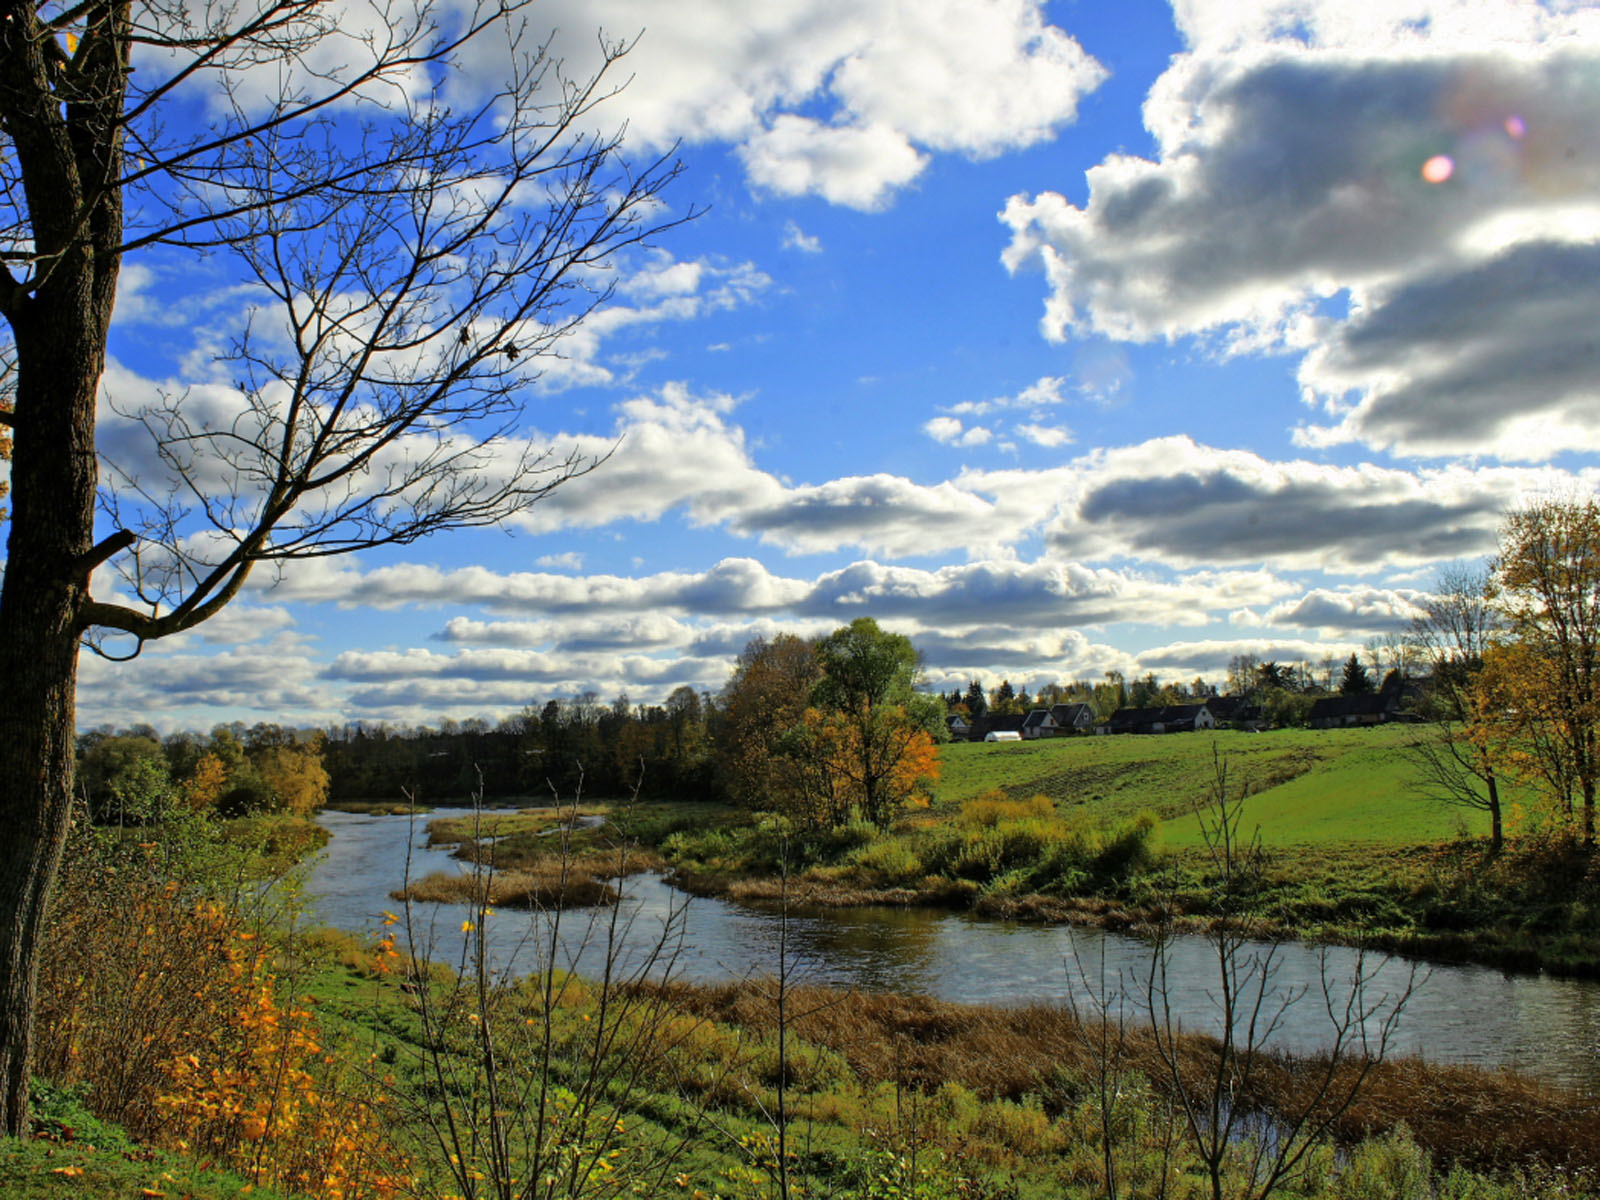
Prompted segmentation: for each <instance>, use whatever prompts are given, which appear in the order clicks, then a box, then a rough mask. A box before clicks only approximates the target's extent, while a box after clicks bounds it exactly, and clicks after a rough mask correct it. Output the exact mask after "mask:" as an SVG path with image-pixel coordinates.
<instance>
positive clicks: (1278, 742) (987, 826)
mask: <svg viewBox="0 0 1600 1200" xmlns="http://www.w3.org/2000/svg"><path fill="white" fill-rule="evenodd" d="M1416 736H1418V732H1417V730H1416V729H1415V728H1412V727H1404V726H1389V727H1381V728H1375V729H1365V730H1329V731H1306V730H1298V731H1293V730H1284V731H1276V732H1272V733H1264V734H1242V733H1231V732H1224V733H1218V734H1216V735H1209V734H1181V735H1173V736H1170V737H1119V738H1104V737H1102V738H1071V739H1055V740H1048V741H1039V742H1031V743H1029V742H1024V743H1020V744H1017V743H1012V744H989V745H984V744H973V745H967V744H957V745H952V746H946V747H944V748H943V749H942V751H941V762H942V768H943V772H942V776H941V779H940V783H939V787H938V791H937V795H936V796H935V799H934V802H933V805H932V806H931V808H929V809H927V810H922V811H913V812H910V813H908V814H906V815H905V816H903V817H902V818H901V819H900V820H899V821H898V822H897V823H896V824H895V826H894V827H893V828H892V829H890V830H889V831H887V832H880V831H878V830H875V829H873V828H871V827H870V826H867V825H864V824H858V825H851V826H846V827H844V828H841V829H835V830H827V831H806V830H789V831H785V830H782V829H780V828H779V826H777V825H776V824H774V823H773V822H772V821H770V820H762V819H758V818H756V817H755V816H753V815H751V814H748V813H740V812H733V811H723V812H720V813H715V812H705V811H701V812H699V813H698V814H697V816H696V819H694V820H692V821H680V822H676V823H674V822H672V821H671V820H669V819H668V818H666V817H665V816H663V817H660V818H657V819H656V820H655V822H654V824H652V825H645V826H641V831H642V832H643V833H644V834H646V835H647V840H651V841H652V844H653V845H654V847H655V848H656V849H658V850H659V852H660V853H661V854H662V856H663V857H664V859H665V860H666V861H667V863H669V864H670V865H671V867H672V869H673V871H674V872H675V876H676V879H677V880H678V882H680V883H682V884H683V885H684V886H686V887H687V888H689V889H690V890H691V891H695V892H698V893H701V894H713V895H725V896H730V897H733V898H736V899H772V898H775V897H776V896H777V894H778V892H779V890H780V887H781V886H782V885H781V884H780V879H779V876H780V873H781V868H782V863H783V861H784V860H787V863H788V866H789V874H790V878H789V881H788V884H787V889H788V894H789V896H790V898H791V900H793V901H794V902H797V903H800V904H816V905H858V904H925V905H941V906H951V907H958V908H971V909H974V910H976V911H978V912H980V913H983V914H985V915H990V916H996V917H1005V918H1013V919H1023V920H1042V921H1076V922H1081V923H1089V924H1099V925H1105V926H1109V927H1114V928H1139V927H1142V926H1147V925H1149V924H1150V923H1151V922H1152V921H1154V920H1156V919H1157V918H1158V916H1159V917H1162V918H1165V919H1169V920H1174V921H1176V923H1177V924H1178V925H1180V926H1191V927H1193V926H1200V925H1203V924H1204V923H1205V922H1206V921H1208V920H1209V919H1211V918H1212V917H1214V916H1215V915H1216V912H1217V907H1216V905H1217V897H1218V894H1219V892H1218V886H1217V883H1218V881H1217V877H1216V867H1215V864H1214V863H1213V862H1212V860H1211V856H1210V855H1209V854H1208V853H1207V852H1206V850H1205V846H1204V841H1203V838H1202V836H1201V828H1202V826H1201V821H1200V818H1199V816H1198V815H1197V813H1198V811H1199V810H1200V809H1201V808H1203V806H1204V805H1205V803H1206V801H1207V799H1208V797H1210V796H1211V795H1212V794H1214V792H1215V790H1216V788H1217V786H1218V781H1217V774H1216V771H1217V763H1218V761H1219V760H1220V761H1221V762H1222V763H1224V764H1225V767H1226V771H1227V789H1228V792H1229V794H1230V795H1232V796H1235V797H1238V796H1240V795H1243V796H1244V799H1243V801H1242V805H1241V808H1242V822H1241V828H1242V829H1243V830H1244V831H1245V833H1246V834H1247V835H1248V834H1250V833H1254V834H1256V835H1257V836H1259V839H1260V842H1261V846H1262V848H1263V858H1262V866H1261V870H1260V872H1259V874H1258V875H1257V877H1256V878H1255V880H1254V882H1253V885H1252V892H1251V896H1250V899H1251V902H1252V904H1253V906H1254V908H1255V911H1256V912H1258V913H1259V914H1261V916H1262V917H1263V919H1264V920H1265V922H1266V928H1267V929H1268V930H1269V931H1271V932H1274V933H1279V934H1284V935H1287V936H1292V937H1305V938H1316V939H1323V940H1328V941H1339V942H1349V943H1354V942H1357V941H1360V942H1365V943H1367V944H1370V945H1375V946H1379V947H1382V948H1386V949H1390V950H1394V951H1398V952H1402V953H1406V954H1411V955H1415V956H1419V957H1427V958H1436V959H1442V960H1447V961H1457V962H1481V963H1489V964H1493V965H1498V966H1502V967H1506V968H1512V969H1541V968H1542V969H1549V970H1553V971H1558V972H1562V973H1566V974H1574V975H1581V976H1587V977H1600V860H1597V859H1596V857H1595V856H1594V855H1593V854H1592V853H1591V852H1589V851H1587V850H1585V849H1584V848H1583V847H1581V846H1579V845H1576V844H1574V843H1572V842H1571V841H1568V840H1564V839H1562V838H1559V837H1554V836H1548V835H1540V834H1538V833H1536V832H1535V833H1524V835H1523V836H1521V837H1519V838H1517V839H1514V840H1513V843H1512V844H1511V846H1510V847H1509V848H1508V849H1507V851H1506V852H1505V853H1504V854H1502V855H1500V856H1491V855H1490V854H1489V853H1488V849H1487V846H1486V844H1485V843H1484V842H1482V841H1478V840H1474V839H1473V838H1472V837H1470V836H1468V834H1469V832H1470V831H1469V830H1468V829H1467V828H1466V826H1465V825H1464V823H1463V819H1462V818H1463V815H1465V814H1463V813H1462V812H1461V811H1460V810H1457V809H1451V808H1447V807H1444V806H1442V805H1439V804H1437V803H1435V802H1431V801H1429V800H1427V799H1425V798H1423V797H1421V796H1419V795H1418V794H1417V792H1416V789H1415V786H1414V783H1413V781H1412V777H1411V764H1410V761H1409V759H1408V757H1407V755H1406V749H1405V748H1406V745H1407V743H1408V742H1409V741H1410V740H1411V739H1413V738H1415V737H1416ZM1213 752H1215V755H1216V756H1217V757H1215V758H1214V757H1213ZM1512 799H1513V800H1514V799H1515V797H1513V798H1512ZM1470 815H1474V816H1475V815H1476V814H1470ZM663 835H664V836H663Z"/></svg>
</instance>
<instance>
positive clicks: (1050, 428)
mask: <svg viewBox="0 0 1600 1200" xmlns="http://www.w3.org/2000/svg"><path fill="white" fill-rule="evenodd" d="M1013 428H1014V429H1015V430H1016V433H1017V436H1018V437H1022V438H1026V439H1027V440H1028V441H1030V442H1032V443H1033V444H1034V445H1035V446H1044V447H1046V448H1048V449H1054V448H1055V447H1057V446H1065V445H1067V444H1068V443H1070V442H1071V441H1072V430H1070V429H1068V428H1066V426H1064V425H1032V424H1025V425H1017V426H1014V427H1013Z"/></svg>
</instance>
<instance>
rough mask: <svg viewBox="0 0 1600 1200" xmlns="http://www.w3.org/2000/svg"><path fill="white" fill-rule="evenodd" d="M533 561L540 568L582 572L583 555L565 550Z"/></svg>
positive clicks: (544, 555)
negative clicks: (558, 568)
mask: <svg viewBox="0 0 1600 1200" xmlns="http://www.w3.org/2000/svg"><path fill="white" fill-rule="evenodd" d="M534 561H535V562H537V563H538V564H539V566H541V567H561V568H565V569H566V570H569V571H581V570H583V555H582V554H580V553H579V552H578V551H576V550H567V551H565V552H563V553H561V554H541V555H540V556H539V557H538V558H537V559H535V560H534Z"/></svg>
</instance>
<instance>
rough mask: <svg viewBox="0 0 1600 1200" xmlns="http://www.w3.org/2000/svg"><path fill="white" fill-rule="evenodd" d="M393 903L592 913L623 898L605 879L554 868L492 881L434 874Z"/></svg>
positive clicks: (459, 874)
mask: <svg viewBox="0 0 1600 1200" xmlns="http://www.w3.org/2000/svg"><path fill="white" fill-rule="evenodd" d="M390 895H391V896H392V897H393V899H395V900H399V901H401V902H405V901H420V902H423V903H430V904H470V905H478V906H483V905H490V906H492V907H495V908H516V909H546V908H558V907H565V908H592V907H594V906H596V905H606V904H615V903H616V902H617V900H618V899H619V898H620V893H619V892H618V891H617V889H616V888H615V887H613V886H612V885H611V884H609V883H607V882H606V881H605V880H603V879H598V878H596V877H595V876H594V875H592V874H590V873H589V872H587V871H584V870H580V869H576V868H574V869H569V870H565V871H564V870H562V869H561V868H560V867H559V866H550V867H547V868H545V869H543V870H539V871H501V872H495V873H494V874H492V875H488V874H478V873H472V872H451V871H434V872H433V873H431V874H429V875H425V876H423V878H421V879H419V880H417V881H416V882H415V883H411V884H408V885H407V886H405V887H403V888H399V889H397V890H395V891H394V892H392V893H390Z"/></svg>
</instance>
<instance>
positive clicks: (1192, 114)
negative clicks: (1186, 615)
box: [1002, 0, 1600, 459]
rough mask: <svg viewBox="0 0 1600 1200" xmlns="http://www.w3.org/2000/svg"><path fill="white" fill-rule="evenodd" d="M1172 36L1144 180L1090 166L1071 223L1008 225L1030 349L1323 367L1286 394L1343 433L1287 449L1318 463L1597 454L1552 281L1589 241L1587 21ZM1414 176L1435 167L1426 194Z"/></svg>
mask: <svg viewBox="0 0 1600 1200" xmlns="http://www.w3.org/2000/svg"><path fill="white" fill-rule="evenodd" d="M1342 8H1350V9H1352V10H1356V9H1359V15H1348V14H1347V15H1346V16H1344V17H1340V16H1337V15H1335V14H1336V12H1337V11H1339V10H1341V9H1342ZM1469 11H1470V12H1471V13H1472V14H1473V16H1472V17H1471V18H1469V17H1468V16H1467V15H1466V14H1467V13H1468V12H1469ZM1178 15H1179V23H1180V27H1181V28H1182V29H1183V31H1184V32H1185V34H1186V35H1187V37H1188V39H1189V42H1190V49H1189V51H1188V52H1187V53H1185V54H1182V55H1179V56H1178V57H1177V58H1176V59H1175V60H1174V62H1173V64H1172V66H1171V67H1170V68H1169V69H1168V70H1167V72H1166V73H1165V74H1164V75H1163V76H1162V77H1161V79H1160V80H1159V81H1158V82H1157V83H1156V85H1155V86H1154V88H1153V89H1152V90H1151V93H1150V95H1149V98H1148V100H1147V103H1146V106H1145V121H1146V125H1147V126H1148V128H1149V129H1150V131H1151V133H1152V134H1153V135H1154V137H1155V141H1156V144H1157V152H1156V154H1155V156H1154V157H1153V158H1151V159H1145V158H1139V157H1135V156H1132V155H1129V154H1116V155H1112V156H1110V157H1108V158H1107V159H1105V160H1104V161H1103V162H1101V163H1100V164H1099V165H1098V166H1096V167H1094V168H1092V169H1091V170H1090V171H1089V173H1088V183H1089V197H1088V201H1087V203H1086V204H1084V205H1083V206H1082V207H1081V208H1080V207H1078V206H1076V205H1074V204H1072V203H1071V202H1069V201H1068V200H1067V199H1065V198H1064V197H1063V196H1061V195H1060V194H1058V193H1054V192H1042V193H1039V194H1036V195H1033V196H1016V197H1013V198H1012V199H1011V201H1010V202H1009V203H1008V204H1007V206H1006V208H1005V211H1004V213H1003V214H1002V219H1003V220H1004V222H1005V224H1006V225H1007V226H1008V227H1009V229H1010V232H1011V241H1010V245H1009V246H1008V247H1007V249H1006V252H1005V255H1004V258H1005V262H1006V264H1007V265H1008V266H1009V267H1010V268H1012V269H1013V270H1019V269H1021V268H1023V267H1024V266H1027V265H1030V264H1036V265H1038V266H1040V267H1041V268H1042V269H1043V271H1044V273H1045V277H1046V280H1047V283H1048V286H1049V297H1048V300H1047V303H1046V313H1045V318H1044V322H1043V326H1044V330H1045V332H1046V334H1047V335H1048V336H1050V337H1052V338H1056V339H1065V338H1067V337H1068V336H1072V337H1082V336H1084V335H1088V334H1096V333H1097V334H1103V335H1106V336H1108V337H1111V338H1115V339H1120V340H1133V341H1144V340H1149V339H1153V338H1163V337H1164V338H1173V337H1178V336H1183V335H1188V334H1197V333H1203V334H1216V335H1218V336H1219V338H1220V341H1219V343H1218V344H1219V346H1220V347H1221V348H1222V349H1223V350H1224V351H1225V352H1227V351H1235V352H1237V351H1253V350H1260V349H1265V348H1281V349H1288V350H1292V351H1307V350H1310V349H1311V348H1313V347H1315V346H1317V345H1319V344H1321V345H1323V346H1324V347H1325V348H1324V349H1323V350H1322V351H1321V352H1319V353H1316V354H1313V355H1312V356H1311V357H1309V358H1308V359H1307V360H1306V363H1305V369H1304V372H1303V380H1304V382H1305V384H1306V386H1307V388H1308V390H1309V391H1311V392H1312V393H1313V394H1314V395H1316V396H1319V397H1320V398H1321V399H1322V400H1323V401H1324V402H1326V403H1328V404H1330V405H1331V406H1332V408H1333V410H1334V412H1335V415H1336V417H1337V418H1338V419H1337V420H1336V421H1335V422H1334V423H1333V424H1331V425H1327V426H1316V427H1312V428H1309V429H1308V430H1307V431H1305V432H1304V433H1303V434H1302V437H1303V439H1304V440H1308V441H1314V442H1318V443H1321V444H1326V443H1328V442H1332V441H1352V440H1359V441H1362V442H1365V443H1366V444H1368V445H1372V446H1379V447H1383V448H1386V449H1394V450H1396V451H1399V452H1401V453H1407V454H1428V455H1439V454H1459V453H1479V454H1494V455H1499V456H1501V457H1505V458H1515V459H1539V458H1544V457H1548V456H1549V454H1550V453H1552V452H1553V451H1555V450H1556V449H1559V448H1561V447H1564V446H1566V445H1569V444H1572V443H1571V440H1570V439H1572V438H1574V437H1576V438H1577V439H1578V442H1577V444H1578V445H1579V446H1581V447H1582V448H1592V447H1593V446H1594V445H1596V444H1597V443H1596V441H1595V438H1596V435H1595V434H1594V429H1595V428H1596V424H1595V421H1594V416H1595V415H1596V399H1595V390H1594V384H1593V376H1594V369H1593V368H1594V348H1593V339H1592V338H1591V337H1589V336H1588V333H1587V331H1586V330H1585V329H1584V328H1583V322H1582V321H1581V320H1579V319H1577V318H1576V317H1575V316H1574V314H1576V313H1580V312H1582V311H1584V310H1585V308H1586V307H1592V296H1591V295H1590V291H1591V288H1590V287H1588V286H1583V285H1580V286H1579V287H1578V289H1577V291H1576V292H1575V293H1573V292H1568V291H1566V290H1565V288H1566V283H1565V282H1564V281H1566V280H1569V279H1570V280H1577V279H1580V278H1585V279H1586V278H1587V277H1588V276H1589V275H1592V261H1593V256H1594V246H1595V244H1596V242H1597V241H1600V201H1597V200H1596V197H1597V196H1600V130H1597V127H1596V125H1595V123H1594V122H1593V121H1592V119H1591V118H1590V114H1591V113H1592V112H1593V111H1594V109H1595V106H1596V104H1597V103H1600V50H1596V49H1595V46H1596V44H1597V38H1596V35H1597V34H1600V26H1597V21H1596V17H1595V14H1594V13H1593V11H1583V10H1578V9H1562V8H1554V9H1552V8H1549V7H1547V6H1543V5H1537V4H1533V3H1531V2H1530V3H1507V4H1503V5H1497V6H1495V7H1494V8H1493V9H1486V8H1485V6H1482V5H1472V6H1464V5H1460V4H1455V3H1436V4H1423V3H1401V4H1398V5H1395V6H1392V9H1391V7H1390V6H1379V7H1374V6H1370V5H1360V6H1338V5H1314V4H1310V3H1278V4H1260V5H1254V6H1249V5H1246V6H1237V5H1226V6H1224V5H1221V4H1218V3H1212V2H1209V0H1207V2H1193V3H1185V4H1182V5H1180V6H1179V13H1178ZM1480 17H1481V18H1482V19H1481V20H1480V19H1479V18H1480ZM1441 156H1442V158H1441ZM1430 159H1440V161H1443V160H1444V159H1447V160H1448V162H1449V165H1450V170H1449V171H1447V172H1442V171H1441V172H1432V173H1431V174H1432V177H1433V178H1434V179H1437V180H1438V181H1437V182H1430V181H1429V178H1425V177H1424V172H1423V169H1422V168H1423V166H1424V164H1425V163H1427V162H1429V160H1430ZM1569 302H1570V308H1569ZM1430 304H1432V306H1431V307H1430ZM1341 309H1342V310H1343V311H1342V312H1341ZM1525 334H1526V335H1528V336H1523V335H1525ZM1445 343H1448V346H1449V349H1450V353H1448V354H1446V353H1442V352H1441V346H1442V345H1443V344H1445ZM1348 393H1354V395H1355V397H1356V400H1355V405H1356V406H1355V408H1354V410H1353V411H1347V410H1348V409H1349V408H1350V403H1351V402H1350V401H1349V400H1348V398H1347V394H1348ZM1552 437H1554V438H1557V439H1560V440H1558V441H1554V442H1552V440H1551V439H1552Z"/></svg>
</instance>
